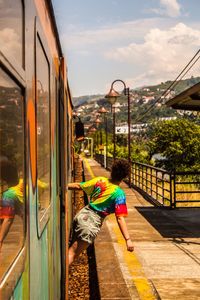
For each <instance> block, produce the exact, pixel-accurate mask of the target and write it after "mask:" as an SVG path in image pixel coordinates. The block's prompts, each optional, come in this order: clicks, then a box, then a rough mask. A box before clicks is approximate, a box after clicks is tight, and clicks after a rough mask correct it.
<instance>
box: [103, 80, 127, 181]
mask: <svg viewBox="0 0 200 300" xmlns="http://www.w3.org/2000/svg"><path fill="white" fill-rule="evenodd" d="M116 82H121V83H122V84H123V86H124V91H123V92H124V95H125V96H127V100H128V161H129V164H130V163H131V130H130V123H131V118H130V89H129V87H126V84H125V82H124V81H123V80H121V79H116V80H114V81H113V82H112V84H111V88H110V91H109V93H108V94H107V95H106V96H105V97H106V98H108V99H109V102H110V103H111V105H113V104H114V103H115V101H116V99H117V98H118V97H120V94H119V93H118V92H116V91H115V90H114V88H113V85H114V84H115V83H116ZM114 115H115V113H114V114H113V122H114V124H113V133H114V155H113V158H114V160H115V116H114ZM130 183H131V176H130V174H129V185H130Z"/></svg>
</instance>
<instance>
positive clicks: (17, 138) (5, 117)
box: [0, 69, 25, 281]
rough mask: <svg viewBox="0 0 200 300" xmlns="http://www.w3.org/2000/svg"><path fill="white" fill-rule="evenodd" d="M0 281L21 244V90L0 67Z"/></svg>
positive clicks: (22, 123)
mask: <svg viewBox="0 0 200 300" xmlns="http://www.w3.org/2000/svg"><path fill="white" fill-rule="evenodd" d="M0 82H1V83H0V281H1V280H2V278H3V277H4V275H5V274H6V272H7V271H8V269H9V267H10V265H11V264H12V262H13V261H14V259H15V258H16V256H17V254H18V253H19V251H20V249H21V248H22V246H23V244H24V236H25V192H24V191H25V189H24V185H25V182H24V179H25V174H24V104H23V92H22V89H21V88H20V87H19V86H18V84H17V83H16V82H15V81H14V80H13V79H11V77H10V76H9V75H8V74H7V73H6V72H5V71H4V70H3V69H0Z"/></svg>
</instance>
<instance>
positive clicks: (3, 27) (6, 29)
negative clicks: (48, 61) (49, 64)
mask: <svg viewBox="0 0 200 300" xmlns="http://www.w3.org/2000/svg"><path fill="white" fill-rule="evenodd" d="M23 20H24V12H23V5H22V1H21V0H15V1H13V0H1V1H0V44H1V51H2V52H3V53H4V54H5V55H6V56H9V57H10V56H11V57H13V58H14V59H15V60H16V61H18V62H19V64H20V65H21V66H22V67H23V66H24V62H23V31H24V28H23V27H24V25H23V23H24V21H23Z"/></svg>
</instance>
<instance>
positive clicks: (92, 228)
mask: <svg viewBox="0 0 200 300" xmlns="http://www.w3.org/2000/svg"><path fill="white" fill-rule="evenodd" d="M104 218H105V217H104V216H101V215H100V214H99V213H98V212H95V211H94V210H92V209H91V208H90V207H89V205H87V206H85V207H84V208H82V209H81V210H80V211H79V212H78V214H77V215H76V216H75V218H74V221H73V228H72V230H73V231H72V241H71V242H72V243H73V242H74V241H75V240H82V241H84V242H87V243H89V244H92V243H93V242H94V240H95V238H96V236H97V234H98V233H99V231H100V229H101V226H102V224H103V220H104Z"/></svg>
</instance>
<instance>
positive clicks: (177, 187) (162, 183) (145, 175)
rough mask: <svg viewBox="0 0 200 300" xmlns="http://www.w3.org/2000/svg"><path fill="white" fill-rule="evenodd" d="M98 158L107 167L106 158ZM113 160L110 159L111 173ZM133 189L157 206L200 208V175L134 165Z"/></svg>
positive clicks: (131, 181) (132, 169)
mask: <svg viewBox="0 0 200 300" xmlns="http://www.w3.org/2000/svg"><path fill="white" fill-rule="evenodd" d="M95 159H96V160H97V161H98V162H99V163H100V164H101V165H102V166H104V161H105V160H104V156H103V155H101V154H96V155H95ZM112 162H113V158H112V157H107V158H106V169H108V170H110V169H111V166H112ZM130 183H131V186H132V187H133V188H134V189H136V190H138V191H139V192H140V193H141V194H142V195H143V196H144V197H145V198H147V199H148V200H149V201H150V202H152V203H153V204H154V205H156V206H164V207H169V208H176V207H191V206H192V207H200V172H176V171H174V172H168V171H166V170H164V169H161V168H156V167H153V166H150V165H147V164H141V163H137V162H131V179H130Z"/></svg>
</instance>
